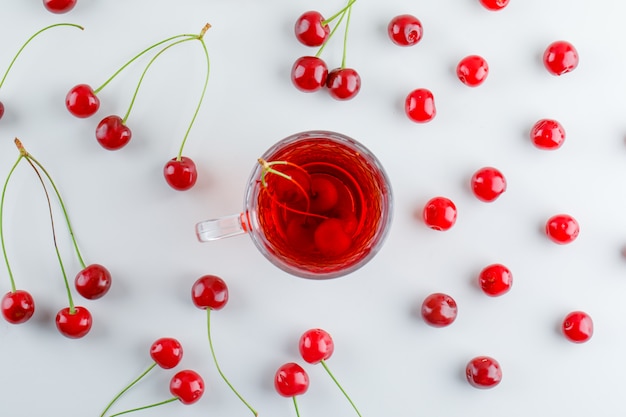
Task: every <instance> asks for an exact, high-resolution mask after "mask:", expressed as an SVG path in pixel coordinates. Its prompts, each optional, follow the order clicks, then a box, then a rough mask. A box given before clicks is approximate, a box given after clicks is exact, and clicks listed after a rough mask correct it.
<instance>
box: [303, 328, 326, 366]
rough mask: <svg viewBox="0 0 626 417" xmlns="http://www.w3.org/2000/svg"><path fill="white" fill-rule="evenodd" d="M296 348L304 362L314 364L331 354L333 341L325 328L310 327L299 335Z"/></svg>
mask: <svg viewBox="0 0 626 417" xmlns="http://www.w3.org/2000/svg"><path fill="white" fill-rule="evenodd" d="M298 348H299V350H300V355H301V356H302V359H304V360H305V362H308V363H311V364H316V363H319V362H321V361H325V360H326V359H328V358H330V357H331V356H332V354H333V352H334V350H335V343H334V342H333V338H332V337H331V336H330V334H329V333H328V332H327V331H326V330H322V329H310V330H307V331H306V332H304V334H302V336H301V337H300V343H299V346H298Z"/></svg>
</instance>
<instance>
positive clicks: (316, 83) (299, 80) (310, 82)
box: [291, 56, 328, 93]
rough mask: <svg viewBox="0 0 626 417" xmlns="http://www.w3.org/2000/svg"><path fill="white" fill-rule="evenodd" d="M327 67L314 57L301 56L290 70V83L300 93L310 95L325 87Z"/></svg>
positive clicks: (322, 61)
mask: <svg viewBox="0 0 626 417" xmlns="http://www.w3.org/2000/svg"><path fill="white" fill-rule="evenodd" d="M327 77H328V67H327V66H326V62H324V60H322V59H321V58H318V57H315V56H303V57H300V58H298V59H297V60H296V62H294V64H293V67H292V68H291V82H292V83H293V85H294V86H295V87H296V88H297V89H298V90H300V91H304V92H305V93H312V92H313V91H317V90H319V89H320V88H322V87H323V86H324V85H326V78H327Z"/></svg>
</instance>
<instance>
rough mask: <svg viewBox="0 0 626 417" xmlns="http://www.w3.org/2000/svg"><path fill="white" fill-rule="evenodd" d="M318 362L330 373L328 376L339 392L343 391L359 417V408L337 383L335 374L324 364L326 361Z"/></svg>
mask: <svg viewBox="0 0 626 417" xmlns="http://www.w3.org/2000/svg"><path fill="white" fill-rule="evenodd" d="M320 363H321V364H322V366H323V367H324V369H325V370H326V372H327V373H328V375H330V378H331V379H332V380H333V381H334V382H335V384H336V385H337V386H338V387H339V389H340V390H341V392H342V393H343V395H344V396H345V397H346V398H347V399H348V402H349V403H350V405H351V406H352V408H354V411H356V413H357V414H358V416H359V417H361V413H359V410H358V409H357V408H356V405H354V402H352V399H350V396H349V395H348V393H346V391H345V390H344V389H343V388H342V386H341V384H339V381H337V379H336V378H335V376H334V375H333V373H332V372H330V369H329V368H328V365H326V361H324V360H321V361H320Z"/></svg>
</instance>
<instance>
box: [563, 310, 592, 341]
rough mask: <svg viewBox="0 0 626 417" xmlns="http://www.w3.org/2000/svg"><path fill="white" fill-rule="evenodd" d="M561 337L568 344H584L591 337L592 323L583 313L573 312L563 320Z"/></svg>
mask: <svg viewBox="0 0 626 417" xmlns="http://www.w3.org/2000/svg"><path fill="white" fill-rule="evenodd" d="M561 329H562V330H563V335H564V336H565V337H566V338H567V340H569V341H570V342H574V343H584V342H586V341H587V340H589V339H591V336H592V335H593V321H592V320H591V317H590V316H589V314H587V313H585V312H583V311H573V312H571V313H569V314H568V315H567V316H566V317H565V318H564V319H563V325H562V326H561Z"/></svg>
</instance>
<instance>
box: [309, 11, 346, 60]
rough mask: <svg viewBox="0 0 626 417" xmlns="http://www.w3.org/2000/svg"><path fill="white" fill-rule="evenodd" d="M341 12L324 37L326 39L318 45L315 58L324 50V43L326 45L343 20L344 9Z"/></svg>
mask: <svg viewBox="0 0 626 417" xmlns="http://www.w3.org/2000/svg"><path fill="white" fill-rule="evenodd" d="M340 13H341V17H340V18H339V20H338V21H337V24H336V25H335V26H334V27H333V28H332V30H331V31H330V33H329V34H328V37H327V38H326V40H325V41H324V43H323V44H322V45H321V46H320V47H319V49H318V50H317V53H316V54H315V56H316V57H317V58H319V57H320V56H321V55H322V52H323V51H324V48H326V45H328V41H330V38H332V37H333V35H334V34H335V32H336V31H337V29H338V28H339V26H341V22H342V21H343V18H344V17H345V16H346V10H345V9H344V10H343V11H342V12H340Z"/></svg>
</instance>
